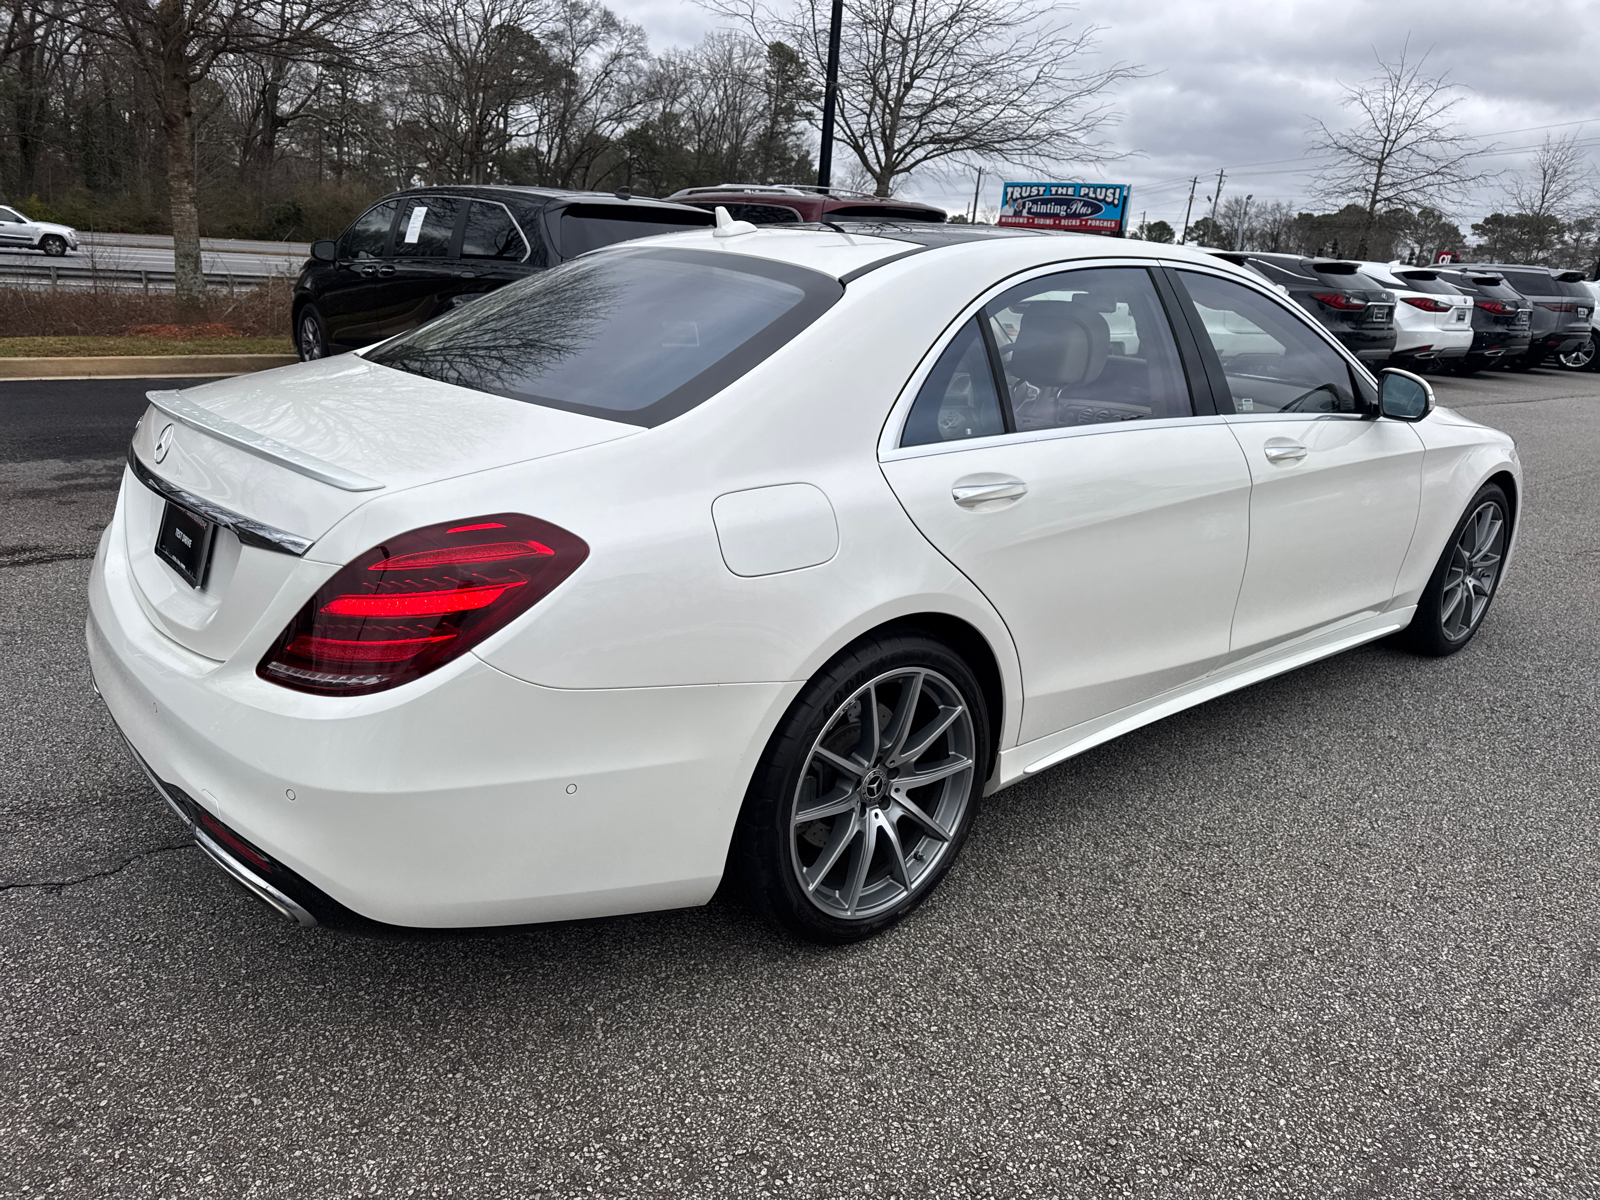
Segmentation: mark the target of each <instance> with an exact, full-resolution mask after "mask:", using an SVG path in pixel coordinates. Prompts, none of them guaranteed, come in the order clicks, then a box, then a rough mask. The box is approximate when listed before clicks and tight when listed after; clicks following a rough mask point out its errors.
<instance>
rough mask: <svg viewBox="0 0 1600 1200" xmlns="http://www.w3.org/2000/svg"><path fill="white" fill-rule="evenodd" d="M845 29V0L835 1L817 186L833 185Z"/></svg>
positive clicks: (829, 40) (830, 31) (823, 103)
mask: <svg viewBox="0 0 1600 1200" xmlns="http://www.w3.org/2000/svg"><path fill="white" fill-rule="evenodd" d="M843 27H844V0H833V20H832V23H831V24H830V25H829V27H828V79H827V84H826V87H825V89H824V91H823V93H822V148H821V150H820V151H818V153H817V186H818V187H819V188H827V187H831V186H832V185H833V114H834V109H835V107H836V105H837V100H838V93H839V34H840V32H841V30H842V29H843Z"/></svg>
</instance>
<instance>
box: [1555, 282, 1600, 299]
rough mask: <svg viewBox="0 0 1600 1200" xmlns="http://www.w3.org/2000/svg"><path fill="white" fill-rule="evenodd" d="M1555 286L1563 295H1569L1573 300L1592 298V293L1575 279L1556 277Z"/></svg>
mask: <svg viewBox="0 0 1600 1200" xmlns="http://www.w3.org/2000/svg"><path fill="white" fill-rule="evenodd" d="M1556 287H1557V289H1558V290H1559V291H1560V292H1561V294H1562V295H1563V296H1571V297H1572V298H1573V299H1575V300H1593V299H1594V293H1593V292H1591V291H1590V290H1589V289H1588V288H1587V287H1585V286H1584V285H1583V284H1581V283H1579V282H1578V281H1577V280H1576V279H1558V280H1556Z"/></svg>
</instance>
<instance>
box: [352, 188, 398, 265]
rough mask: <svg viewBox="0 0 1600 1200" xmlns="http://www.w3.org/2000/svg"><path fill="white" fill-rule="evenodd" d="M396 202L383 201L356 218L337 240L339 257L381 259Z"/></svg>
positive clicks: (396, 206)
mask: <svg viewBox="0 0 1600 1200" xmlns="http://www.w3.org/2000/svg"><path fill="white" fill-rule="evenodd" d="M399 207H400V201H398V200H385V201H384V202H383V203H382V204H377V205H374V206H373V207H371V208H369V209H367V211H366V212H364V213H362V214H361V215H360V216H359V217H357V218H356V220H355V223H354V224H353V225H351V226H350V228H349V229H346V230H345V231H344V236H343V237H341V238H340V239H339V257H340V258H344V259H365V258H382V257H383V252H384V251H385V250H386V249H388V246H389V226H390V225H391V224H393V223H394V211H395V209H397V208H399Z"/></svg>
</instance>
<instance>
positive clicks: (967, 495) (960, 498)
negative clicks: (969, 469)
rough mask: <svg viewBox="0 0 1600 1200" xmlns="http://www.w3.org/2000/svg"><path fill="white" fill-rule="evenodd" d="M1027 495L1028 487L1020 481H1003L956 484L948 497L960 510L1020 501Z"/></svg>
mask: <svg viewBox="0 0 1600 1200" xmlns="http://www.w3.org/2000/svg"><path fill="white" fill-rule="evenodd" d="M1027 494H1028V485H1027V484H1025V483H1023V482H1022V480H1020V479H1003V480H1000V481H998V482H995V483H976V484H959V483H958V484H956V485H955V486H954V487H953V488H951V489H950V495H951V497H952V498H953V499H954V500H955V502H956V503H957V504H959V505H960V506H961V507H962V508H976V507H977V506H978V505H980V504H988V503H990V502H992V501H995V500H1020V499H1021V498H1022V497H1023V496H1026V495H1027Z"/></svg>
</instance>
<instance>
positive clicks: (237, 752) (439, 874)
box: [86, 531, 801, 928]
mask: <svg viewBox="0 0 1600 1200" xmlns="http://www.w3.org/2000/svg"><path fill="white" fill-rule="evenodd" d="M118 544H119V543H118V537H117V536H112V531H108V536H107V537H106V538H104V539H103V540H102V543H101V550H100V553H99V555H98V556H97V557H96V561H95V566H94V570H93V573H92V575H91V579H90V588H89V617H88V621H87V626H86V638H87V642H88V649H89V660H90V666H91V669H92V671H93V674H94V680H95V685H96V688H97V690H98V691H99V692H100V693H101V695H102V697H103V699H104V701H105V703H106V706H107V708H108V709H109V710H110V712H111V715H112V717H113V719H114V720H115V721H116V723H117V725H118V727H119V728H120V729H121V730H122V732H123V735H124V736H125V737H126V738H127V740H128V742H129V744H130V746H131V747H132V748H133V750H134V752H135V754H136V755H137V756H138V758H139V760H140V762H141V765H143V766H145V768H146V770H147V771H148V773H149V774H150V776H151V778H152V781H153V782H154V783H155V786H156V787H157V789H158V790H159V791H161V792H162V794H163V795H165V796H166V798H167V799H168V802H169V803H171V804H172V806H173V808H174V810H175V811H177V812H178V813H179V815H180V816H182V817H183V818H184V819H185V820H186V821H187V822H188V823H189V824H190V825H191V826H192V827H194V828H195V830H196V833H197V837H203V838H205V839H206V841H208V842H209V843H210V845H209V846H207V845H206V844H205V842H202V848H204V849H206V850H207V853H208V854H210V855H211V856H212V857H213V859H215V860H216V861H218V863H219V864H220V865H222V866H223V867H224V869H226V870H228V871H229V873H230V874H233V875H234V876H235V878H238V879H240V882H242V883H244V884H245V885H246V886H247V887H249V888H250V889H251V890H252V891H254V892H255V893H256V894H257V895H258V896H260V897H261V898H262V899H265V900H267V902H268V903H271V904H273V906H274V907H276V908H278V909H279V911H280V912H285V913H286V914H287V915H289V916H291V917H293V918H294V919H296V920H302V918H301V917H300V916H299V915H298V914H297V913H296V912H295V911H294V908H293V907H290V906H291V905H292V906H297V907H298V908H299V909H302V910H304V912H305V913H306V914H308V915H309V916H310V917H311V918H312V919H314V920H316V921H318V922H326V923H339V922H340V921H341V920H344V919H346V918H347V917H354V918H361V919H365V920H369V921H376V922H380V923H382V924H387V925H400V926H410V927H423V928H449V927H464V926H488V925H513V924H523V923H527V922H534V921H550V920H565V919H571V918H579V917H595V916H607V915H613V914H618V913H626V912H640V911H647V910H653V909H663V908H677V907H684V906H688V905H694V904H701V903H704V902H705V901H706V900H707V899H709V898H710V896H711V894H712V892H713V891H714V890H715V889H716V886H717V884H718V882H719V881H720V879H721V876H722V871H723V866H724V863H725V860H726V855H727V847H728V841H729V837H730V835H731V832H732V829H733V823H734V820H735V818H736V817H737V815H738V811H739V806H740V804H741V803H742V802H743V798H744V792H745V788H746V787H747V785H748V782H749V779H750V776H751V774H752V773H753V771H754V768H755V761H756V759H757V757H758V756H759V755H760V753H761V750H762V748H763V747H764V746H765V743H766V739H767V737H768V736H769V735H770V731H771V728H772V727H773V725H775V724H776V722H777V720H778V718H779V716H781V714H782V712H783V710H784V709H785V708H786V707H787V705H788V703H789V701H790V700H791V699H792V698H793V696H794V695H795V694H796V693H797V692H798V690H799V688H800V686H801V685H800V684H799V683H772V684H740V685H727V686H716V685H711V686H700V687H694V686H691V687H659V688H630V689H606V690H600V689H594V690H562V689H554V688H544V687H539V686H537V685H534V684H530V683H525V682H523V681H521V680H517V679H513V678H512V677H511V676H509V675H506V674H504V673H503V672H501V671H498V670H495V669H494V668H493V667H490V666H489V665H488V664H486V663H484V662H482V661H481V660H479V659H476V658H474V657H472V656H470V655H469V656H467V657H466V658H465V659H463V660H461V661H459V662H458V663H452V664H450V666H448V667H446V668H443V669H441V670H440V671H437V672H435V673H434V675H433V676H430V677H428V678H427V679H423V680H419V681H417V682H416V683H414V684H408V685H404V686H403V687H401V688H397V689H395V690H394V691H393V692H390V693H380V694H379V695H376V696H370V697H356V698H329V697H316V696H305V695H302V694H300V693H293V692H289V691H287V690H286V689H282V688H277V687H274V686H273V685H272V684H268V683H265V682H264V681H261V680H259V679H256V678H255V675H254V671H253V667H254V663H253V661H252V662H250V663H246V664H243V665H238V664H227V663H221V664H219V663H216V662H213V661H211V660H207V659H202V658H200V657H199V656H198V655H194V654H192V653H190V652H188V651H186V650H184V649H183V648H181V647H179V646H177V645H176V644H175V643H173V642H172V641H170V640H169V639H168V638H166V637H165V636H164V635H163V634H161V633H160V632H159V631H157V630H156V629H155V628H154V627H153V626H152V625H151V624H150V622H149V620H148V618H147V617H146V616H145V615H144V613H143V611H142V609H141V608H140V607H139V605H138V602H137V600H136V599H135V597H134V596H133V594H132V592H131V590H130V587H129V582H128V578H127V575H126V570H125V567H126V563H125V561H121V562H119V561H118V556H117V554H116V546H117V545H118ZM435 679H437V682H433V683H430V680H435ZM252 856H254V857H253V858H252ZM241 873H242V875H243V878H241ZM262 886H265V887H267V888H270V889H273V890H275V891H276V892H277V893H278V894H279V897H280V899H278V900H275V899H274V898H273V897H272V896H271V894H270V893H268V894H263V892H262V890H261V889H262ZM282 901H288V902H289V903H288V904H284V903H283V902H282Z"/></svg>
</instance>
